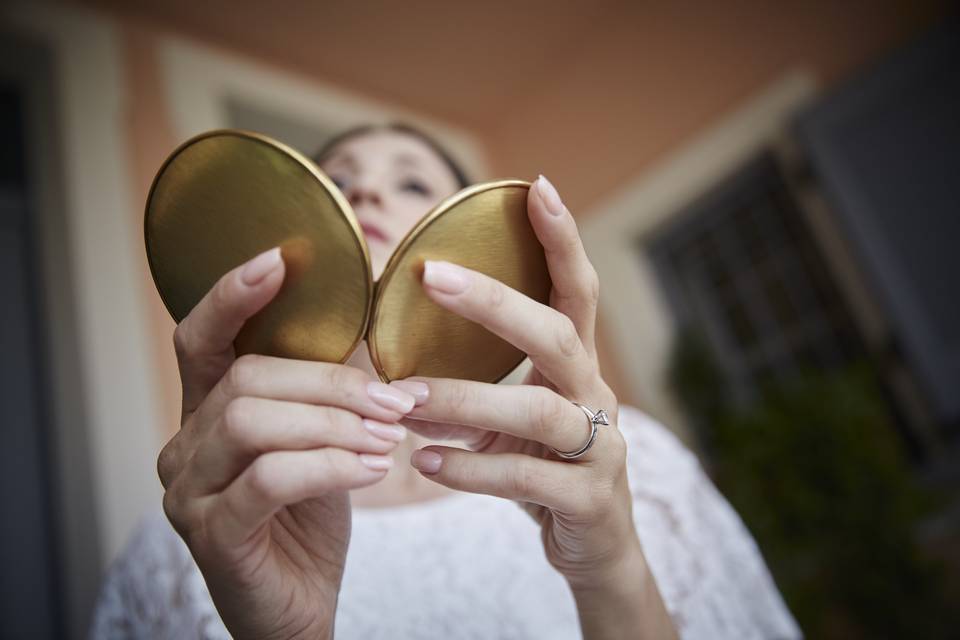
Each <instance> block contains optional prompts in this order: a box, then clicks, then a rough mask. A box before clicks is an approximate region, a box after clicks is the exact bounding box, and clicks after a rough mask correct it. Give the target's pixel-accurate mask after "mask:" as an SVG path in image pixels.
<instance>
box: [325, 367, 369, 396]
mask: <svg viewBox="0 0 960 640" xmlns="http://www.w3.org/2000/svg"><path fill="white" fill-rule="evenodd" d="M368 380H369V377H368V376H367V374H366V373H364V372H363V371H361V370H359V369H356V368H354V367H350V366H346V365H331V366H330V367H328V368H327V369H326V383H327V385H328V386H329V387H330V388H331V389H335V390H338V391H341V392H343V393H345V394H348V397H350V396H352V395H353V394H358V393H360V389H361V387H362V386H363V385H364V384H366V383H367V381H368Z"/></svg>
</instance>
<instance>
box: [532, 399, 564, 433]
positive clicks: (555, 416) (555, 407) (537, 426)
mask: <svg viewBox="0 0 960 640" xmlns="http://www.w3.org/2000/svg"><path fill="white" fill-rule="evenodd" d="M559 399H560V398H559V397H558V396H557V395H556V394H555V393H553V392H551V391H549V390H548V389H546V388H544V389H543V390H542V391H539V390H538V391H537V392H536V393H534V394H533V395H532V396H531V398H530V400H531V402H530V424H531V427H532V428H533V430H534V435H535V436H537V439H538V440H540V441H543V439H544V438H546V437H548V436H549V435H550V434H551V433H554V432H555V431H556V430H557V425H558V424H560V421H561V420H562V419H563V414H564V409H565V407H563V406H562V405H561V404H560V402H559Z"/></svg>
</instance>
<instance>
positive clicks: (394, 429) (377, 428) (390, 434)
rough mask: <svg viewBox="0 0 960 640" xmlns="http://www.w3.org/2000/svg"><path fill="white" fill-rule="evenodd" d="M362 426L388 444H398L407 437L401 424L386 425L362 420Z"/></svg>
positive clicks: (366, 419) (367, 419)
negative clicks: (387, 441) (388, 442)
mask: <svg viewBox="0 0 960 640" xmlns="http://www.w3.org/2000/svg"><path fill="white" fill-rule="evenodd" d="M363 426H365V427H366V428H367V431H369V432H370V433H372V434H373V435H375V436H376V437H378V438H380V439H381V440H389V441H390V442H400V441H401V440H403V439H404V437H406V435H407V430H406V429H405V428H404V427H403V425H401V424H387V423H386V422H377V421H376V420H370V419H369V418H364V419H363Z"/></svg>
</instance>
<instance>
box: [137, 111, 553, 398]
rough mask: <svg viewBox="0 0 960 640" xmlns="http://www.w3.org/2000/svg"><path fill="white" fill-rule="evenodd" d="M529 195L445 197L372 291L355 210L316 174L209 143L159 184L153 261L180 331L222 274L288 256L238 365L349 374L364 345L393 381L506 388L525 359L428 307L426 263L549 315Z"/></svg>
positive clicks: (505, 184) (274, 154)
mask: <svg viewBox="0 0 960 640" xmlns="http://www.w3.org/2000/svg"><path fill="white" fill-rule="evenodd" d="M529 187H530V184H529V183H527V182H522V181H519V180H505V181H500V182H491V183H486V184H480V185H475V186H473V187H470V188H467V189H464V190H463V191H460V192H459V193H457V194H455V195H453V196H451V197H450V198H447V199H446V200H444V201H443V202H441V203H440V204H439V205H438V206H437V207H435V208H434V209H432V210H431V211H430V212H429V213H427V214H426V215H425V216H424V217H423V218H422V219H421V220H420V222H419V223H417V225H416V226H415V227H414V228H413V229H412V230H411V231H410V232H409V233H408V234H407V236H406V237H405V238H404V239H403V241H402V242H401V243H400V246H399V247H398V248H397V250H396V251H395V252H394V254H393V255H392V256H391V258H390V260H389V261H388V263H387V266H386V268H385V269H384V274H383V276H382V277H381V279H380V281H379V282H378V283H377V285H376V286H374V283H373V280H372V269H371V266H370V256H369V251H368V248H367V245H366V242H365V240H364V237H363V233H362V231H361V230H360V226H359V224H358V223H357V220H356V217H355V216H354V214H353V210H352V209H351V208H350V205H349V203H348V202H347V201H346V199H345V198H344V197H343V195H342V194H341V193H340V191H339V189H337V187H336V186H335V185H334V184H333V182H332V181H331V180H330V179H329V178H328V177H327V176H326V175H325V174H324V173H323V172H322V171H320V170H319V169H318V168H317V167H316V165H314V164H313V163H312V162H311V161H310V160H308V159H307V158H305V157H304V156H302V155H300V154H299V153H298V152H296V151H295V150H293V149H291V148H289V147H287V146H285V145H283V144H281V143H279V142H276V141H274V140H272V139H270V138H267V137H266V136H263V135H260V134H256V133H251V132H246V131H237V130H220V131H212V132H209V133H205V134H201V135H199V136H197V137H195V138H192V139H191V140H188V141H187V142H185V143H184V144H183V145H181V146H180V147H179V148H177V150H175V151H174V152H173V153H172V154H171V156H170V158H168V159H167V161H166V162H165V163H164V165H163V166H162V167H161V168H160V171H159V172H158V174H157V177H156V178H155V179H154V183H153V186H152V187H151V189H150V194H149V196H148V198H147V206H146V215H145V218H144V237H145V241H146V248H147V257H148V260H149V263H150V270H151V272H152V274H153V278H154V282H155V283H156V285H157V289H158V290H159V292H160V295H161V297H162V299H163V301H164V304H165V305H166V307H167V310H168V311H169V312H170V314H171V315H172V316H173V318H174V319H175V320H176V321H177V322H180V321H181V320H182V319H183V318H184V317H186V315H187V314H188V313H189V312H190V310H191V309H193V307H194V306H195V305H196V304H197V303H198V302H199V301H200V299H201V298H202V297H203V296H204V294H206V292H207V291H208V290H210V288H211V287H212V286H213V285H214V284H215V283H216V281H217V280H218V279H219V278H220V277H221V276H222V275H223V274H224V273H226V272H227V271H229V270H230V269H232V268H234V267H236V266H237V265H240V264H242V263H243V262H245V261H247V260H249V259H250V258H252V257H253V256H255V255H257V254H258V253H260V252H262V251H266V250H267V249H270V248H271V247H275V246H280V247H281V250H282V254H283V259H284V262H285V264H286V277H285V280H284V284H283V286H282V288H281V290H280V293H279V294H278V295H277V297H276V298H275V299H274V300H273V301H272V302H271V303H270V304H268V305H267V306H266V307H265V308H264V309H263V310H262V311H261V312H260V313H258V314H256V315H255V316H254V317H252V318H251V319H250V320H248V321H247V323H246V324H245V325H244V328H243V329H242V330H241V332H240V334H239V335H238V337H237V340H236V341H235V347H236V350H237V353H238V354H242V353H261V354H266V355H274V356H280V357H287V358H298V359H305V360H319V361H325V362H344V361H345V360H346V359H347V358H348V357H349V356H350V354H351V353H352V352H353V350H354V348H355V347H356V345H357V344H358V343H359V341H360V340H361V339H363V338H364V337H366V338H367V340H368V342H369V346H370V355H371V359H372V361H373V364H374V367H375V368H376V370H377V373H378V375H379V376H380V378H381V379H382V380H384V381H390V380H396V379H399V378H403V377H407V376H412V375H422V376H437V377H451V378H462V379H470V380H479V381H484V382H496V381H498V380H500V379H501V378H503V377H504V376H506V375H507V374H508V373H509V372H510V371H511V370H513V369H514V368H515V367H516V366H517V365H518V364H519V363H520V362H521V361H522V360H523V359H524V357H525V354H523V353H522V352H521V351H519V350H518V349H516V348H515V347H513V346H511V345H510V344H508V343H507V342H505V341H504V340H502V339H501V338H499V337H497V336H495V335H493V334H491V333H490V332H489V331H487V330H486V329H484V328H483V327H481V326H479V325H477V324H474V323H472V322H470V321H468V320H465V319H463V318H461V317H459V316H457V315H455V314H453V313H450V312H448V311H445V310H444V309H442V308H441V307H439V306H437V305H436V304H434V303H433V302H432V301H430V299H429V298H427V297H426V295H425V294H424V292H423V288H422V284H421V278H422V275H423V262H424V260H428V259H431V260H448V261H450V262H455V263H457V264H461V265H463V266H465V267H468V268H471V269H475V270H477V271H480V272H483V273H486V274H487V275H489V276H491V277H493V278H496V279H497V280H500V281H501V282H503V283H504V284H506V285H507V286H510V287H513V288H514V289H517V290H519V291H521V292H522V293H525V294H526V295H528V296H530V297H531V298H533V299H535V300H538V301H540V302H543V303H545V304H546V303H548V301H549V294H550V286H551V284H550V276H549V272H548V271H547V265H546V258H545V256H544V254H543V247H542V246H541V245H540V242H539V241H538V240H537V238H536V235H535V234H534V232H533V228H532V227H531V226H530V222H529V220H528V218H527V208H526V200H527V192H528V190H529Z"/></svg>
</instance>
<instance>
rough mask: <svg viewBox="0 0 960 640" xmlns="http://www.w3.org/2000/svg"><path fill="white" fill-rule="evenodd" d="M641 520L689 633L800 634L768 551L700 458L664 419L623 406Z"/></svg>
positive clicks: (651, 556) (662, 584)
mask: <svg viewBox="0 0 960 640" xmlns="http://www.w3.org/2000/svg"><path fill="white" fill-rule="evenodd" d="M620 429H621V431H622V432H623V435H624V437H625V439H626V441H627V446H628V454H627V466H628V475H629V478H630V487H631V493H632V494H633V509H634V520H635V523H636V526H637V531H638V534H639V536H640V541H641V543H642V544H643V548H644V553H645V555H646V557H647V561H648V562H649V563H650V568H651V571H652V572H653V574H654V577H655V579H656V580H657V584H658V586H659V588H660V592H661V594H662V595H663V598H664V600H665V602H666V605H667V609H668V610H669V611H670V614H671V616H672V617H673V620H674V622H675V624H676V625H677V628H678V629H679V631H680V634H681V636H682V637H683V638H737V639H744V640H745V639H748V638H799V637H801V636H802V634H801V632H800V629H799V628H798V627H797V624H796V622H795V621H794V620H793V617H792V616H791V614H790V612H789V610H788V609H787V607H786V605H785V604H784V602H783V599H782V598H781V596H780V593H779V591H778V590H777V587H776V585H775V584H774V582H773V579H772V578H771V576H770V573H769V571H768V570H767V567H766V564H765V563H764V560H763V557H762V556H761V554H760V550H759V549H758V548H757V545H756V543H755V542H754V540H753V537H752V536H751V535H750V533H749V532H748V531H747V529H746V527H745V526H744V524H743V522H742V521H741V520H740V518H739V516H737V514H736V512H735V511H734V510H733V508H732V507H731V506H730V504H729V503H728V502H727V501H726V500H725V499H724V498H723V496H722V495H720V493H719V492H718V491H717V489H716V487H714V485H713V483H712V482H711V481H710V480H709V478H707V476H706V474H705V473H704V471H703V469H702V468H701V467H700V464H699V462H698V461H697V459H696V457H695V456H694V455H693V454H692V453H691V452H690V451H689V450H687V449H686V448H685V447H684V446H683V445H682V444H681V443H680V442H679V440H677V438H676V437H675V436H674V435H673V434H672V433H670V432H669V431H668V430H667V429H665V428H664V427H663V426H662V425H660V424H659V423H657V422H655V421H653V420H652V419H651V418H649V417H648V416H646V415H645V414H643V413H641V412H640V411H638V410H637V409H634V408H632V407H621V410H620Z"/></svg>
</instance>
